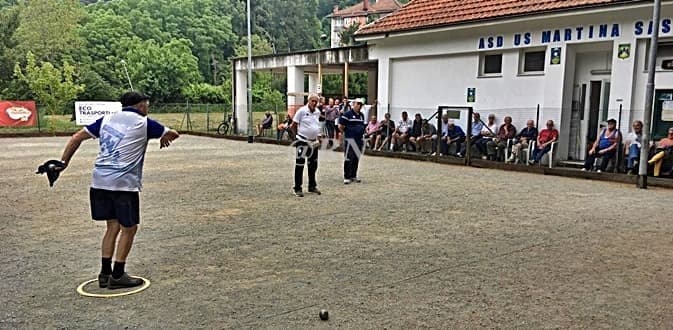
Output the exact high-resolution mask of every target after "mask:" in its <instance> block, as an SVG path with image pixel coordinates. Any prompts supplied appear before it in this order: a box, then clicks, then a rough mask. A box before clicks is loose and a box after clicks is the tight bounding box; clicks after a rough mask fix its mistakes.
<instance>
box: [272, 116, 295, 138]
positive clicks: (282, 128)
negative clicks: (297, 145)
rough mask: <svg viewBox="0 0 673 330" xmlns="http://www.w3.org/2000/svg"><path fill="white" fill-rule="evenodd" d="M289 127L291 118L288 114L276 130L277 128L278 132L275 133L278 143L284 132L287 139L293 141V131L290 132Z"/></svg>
mask: <svg viewBox="0 0 673 330" xmlns="http://www.w3.org/2000/svg"><path fill="white" fill-rule="evenodd" d="M290 125H292V117H291V116H290V114H289V113H288V114H287V115H286V116H285V121H284V122H282V123H280V124H279V125H278V127H277V128H278V131H277V134H276V139H277V140H278V141H280V140H282V139H283V135H285V132H287V136H288V138H289V139H290V140H292V141H294V131H292V130H291V129H290Z"/></svg>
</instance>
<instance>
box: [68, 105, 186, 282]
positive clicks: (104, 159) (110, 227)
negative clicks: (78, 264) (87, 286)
mask: <svg viewBox="0 0 673 330" xmlns="http://www.w3.org/2000/svg"><path fill="white" fill-rule="evenodd" d="M121 103H122V111H121V112H118V113H115V114H112V115H107V116H104V117H102V118H100V119H98V120H96V121H95V122H94V123H93V124H90V125H88V126H85V127H84V128H82V129H81V130H80V131H78V132H77V133H75V134H74V135H73V136H72V138H70V141H68V144H67V145H66V146H65V150H64V151H63V156H62V157H61V161H62V162H63V163H64V164H65V167H64V168H63V170H64V169H65V168H67V166H68V165H69V164H70V159H71V158H72V156H73V155H74V154H75V152H76V151H77V149H78V148H79V146H80V144H81V143H82V141H84V140H88V139H91V138H94V139H96V138H97V139H98V141H99V144H100V152H99V154H98V157H97V158H96V162H95V164H94V168H93V179H92V182H91V188H90V190H89V198H90V202H91V216H92V218H93V219H94V220H101V221H103V220H104V221H106V222H107V230H106V231H105V235H104V236H103V243H102V258H101V271H100V274H99V275H98V285H99V286H100V287H101V288H105V287H107V288H108V289H118V288H130V287H134V286H139V285H141V284H143V281H142V280H141V279H138V278H133V277H131V276H129V275H128V274H127V273H126V272H125V271H124V266H125V265H126V258H127V257H128V255H129V252H130V251H131V246H132V245H133V238H134V236H135V234H136V230H137V229H138V224H139V223H140V201H139V198H138V197H139V196H138V195H139V194H138V193H139V191H140V189H141V187H142V184H141V179H142V172H143V163H144V159H145V151H146V150H147V141H148V140H149V139H160V140H159V142H160V148H164V147H168V146H169V145H170V144H171V142H173V141H174V140H175V139H177V138H178V137H179V136H180V135H179V134H178V132H176V131H174V130H171V129H169V128H167V127H164V126H163V125H161V124H159V123H158V122H156V121H154V120H152V119H149V118H147V112H148V110H149V97H147V96H145V95H143V94H140V93H136V92H128V93H125V94H124V95H122V97H121ZM120 233H121V234H120ZM117 237H119V243H118V245H117V248H116V255H115V243H116V242H117ZM113 256H115V262H114V269H113V268H112V257H113Z"/></svg>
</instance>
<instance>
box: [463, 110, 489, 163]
mask: <svg viewBox="0 0 673 330" xmlns="http://www.w3.org/2000/svg"><path fill="white" fill-rule="evenodd" d="M485 127H486V126H484V123H483V122H482V121H481V115H479V113H478V112H475V113H472V127H470V128H469V129H470V133H471V137H470V144H471V146H472V149H478V151H479V154H482V150H481V149H480V148H479V147H478V146H479V143H480V141H481V140H482V136H481V133H482V132H483V131H484V130H485ZM484 145H486V144H485V143H484ZM466 149H467V144H464V145H463V146H462V148H460V151H459V152H458V155H457V156H458V157H463V156H464V155H465V150H466ZM483 155H484V156H485V155H486V149H484V150H483ZM474 156H475V155H474V154H472V157H474Z"/></svg>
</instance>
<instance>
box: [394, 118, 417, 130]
mask: <svg viewBox="0 0 673 330" xmlns="http://www.w3.org/2000/svg"><path fill="white" fill-rule="evenodd" d="M413 125H414V122H413V121H412V120H411V119H407V120H406V121H405V120H404V119H402V120H400V123H399V124H398V125H397V129H398V130H399V131H400V133H406V132H409V129H411V127H412V126H413Z"/></svg>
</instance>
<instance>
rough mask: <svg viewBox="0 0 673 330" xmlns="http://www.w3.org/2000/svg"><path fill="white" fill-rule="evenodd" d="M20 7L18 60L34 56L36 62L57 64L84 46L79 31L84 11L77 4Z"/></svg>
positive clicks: (37, 1)
mask: <svg viewBox="0 0 673 330" xmlns="http://www.w3.org/2000/svg"><path fill="white" fill-rule="evenodd" d="M18 7H19V14H18V15H19V17H18V20H19V25H18V27H17V28H16V31H15V32H14V35H13V41H14V42H15V43H16V44H15V46H14V47H13V49H12V53H13V56H14V58H15V59H20V58H23V57H25V56H26V54H27V53H28V52H31V53H33V54H34V56H35V58H36V59H37V60H40V61H43V60H44V61H49V62H54V61H56V60H60V59H62V58H64V57H66V56H67V55H70V54H71V53H72V52H73V50H75V49H78V48H79V47H80V45H81V44H82V42H81V39H80V38H79V35H78V34H77V28H78V23H79V21H80V19H81V18H82V17H83V16H84V11H83V9H82V7H81V6H80V4H79V2H78V1H77V0H59V1H54V0H30V1H25V2H21V4H20V5H18Z"/></svg>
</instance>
